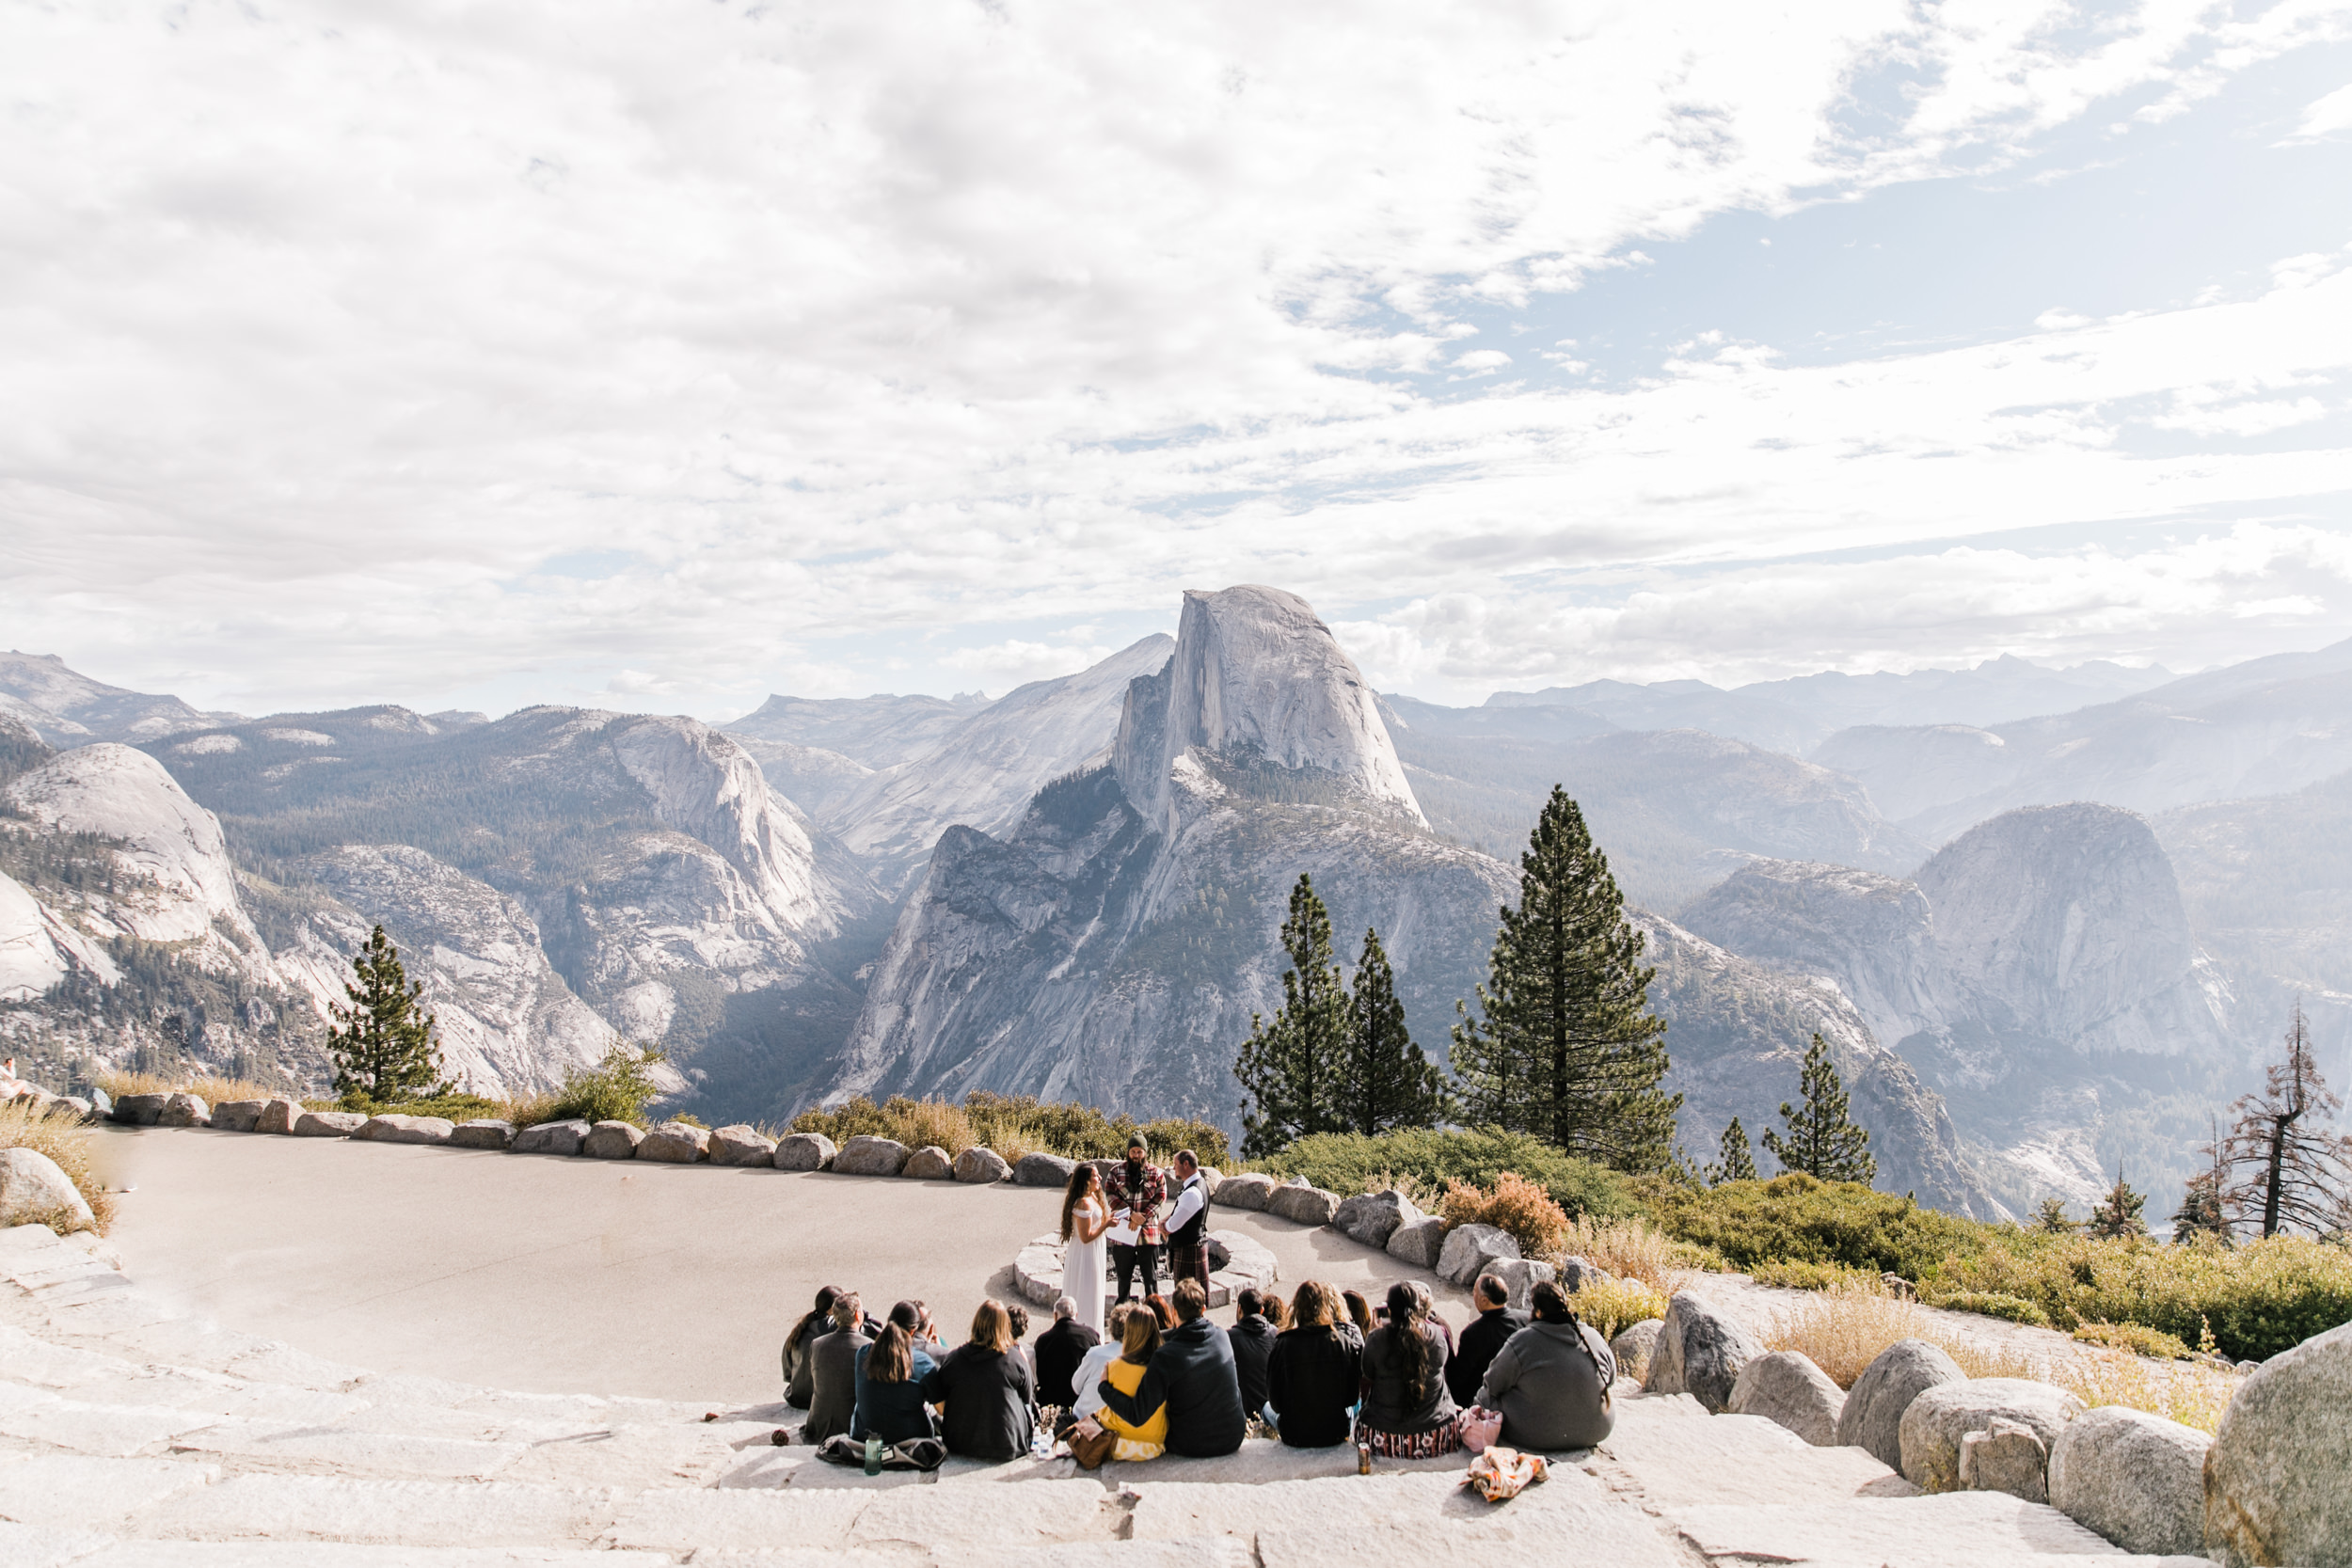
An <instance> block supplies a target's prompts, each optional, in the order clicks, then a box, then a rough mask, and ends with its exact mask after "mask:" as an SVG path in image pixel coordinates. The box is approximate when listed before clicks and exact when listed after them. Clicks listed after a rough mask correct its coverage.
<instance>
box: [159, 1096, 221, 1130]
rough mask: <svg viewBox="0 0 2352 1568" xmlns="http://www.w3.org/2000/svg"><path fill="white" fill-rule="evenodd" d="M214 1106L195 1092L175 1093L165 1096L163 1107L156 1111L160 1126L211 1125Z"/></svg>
mask: <svg viewBox="0 0 2352 1568" xmlns="http://www.w3.org/2000/svg"><path fill="white" fill-rule="evenodd" d="M212 1124H213V1108H212V1107H211V1106H210V1105H207V1104H205V1103H204V1100H203V1097H202V1096H200V1095H193V1094H173V1095H166V1096H165V1097H164V1104H163V1109H162V1110H160V1111H157V1112H156V1113H155V1125H156V1126H158V1127H210V1126H211V1125H212Z"/></svg>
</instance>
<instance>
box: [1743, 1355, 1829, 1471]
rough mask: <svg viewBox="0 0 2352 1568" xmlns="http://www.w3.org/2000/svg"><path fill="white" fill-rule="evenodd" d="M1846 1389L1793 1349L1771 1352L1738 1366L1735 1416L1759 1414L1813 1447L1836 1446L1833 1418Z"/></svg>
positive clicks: (1809, 1358)
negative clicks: (1833, 1381) (1785, 1428)
mask: <svg viewBox="0 0 2352 1568" xmlns="http://www.w3.org/2000/svg"><path fill="white" fill-rule="evenodd" d="M1845 1408H1846V1394H1845V1390H1843V1389H1841V1388H1839V1387H1838V1386H1837V1385H1836V1384H1835V1383H1832V1382H1831V1381H1830V1377H1829V1374H1828V1373H1827V1372H1825V1371H1823V1370H1821V1369H1820V1368H1819V1367H1817V1366H1815V1365H1814V1364H1813V1358H1812V1357H1811V1356H1809V1355H1805V1354H1802V1353H1801V1352H1798V1351H1793V1350H1784V1351H1774V1352H1772V1354H1769V1355H1759V1356H1757V1357H1756V1359H1754V1360H1752V1361H1750V1362H1749V1363H1748V1364H1747V1365H1745V1366H1743V1367H1741V1368H1740V1375H1739V1377H1738V1378H1737V1379H1735V1380H1734V1381H1733V1383H1732V1386H1731V1402H1730V1405H1729V1409H1730V1411H1731V1413H1732V1414H1733V1415H1735V1416H1761V1417H1763V1418H1765V1419H1766V1420H1768V1421H1776V1422H1778V1423H1779V1424H1780V1425H1782V1426H1785V1427H1787V1428H1788V1430H1789V1431H1791V1432H1793V1433H1796V1434H1797V1435H1798V1436H1800V1437H1802V1438H1804V1440H1805V1441H1806V1442H1808V1443H1810V1444H1812V1445H1813V1446H1814V1447H1815V1448H1817V1449H1832V1448H1836V1446H1837V1418H1838V1417H1839V1416H1840V1415H1841V1414H1843V1413H1844V1411H1845Z"/></svg>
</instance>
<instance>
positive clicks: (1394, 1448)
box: [1356, 1413, 1462, 1459]
mask: <svg viewBox="0 0 2352 1568" xmlns="http://www.w3.org/2000/svg"><path fill="white" fill-rule="evenodd" d="M1356 1441H1358V1442H1359V1443H1364V1444H1369V1445H1370V1446H1371V1449H1372V1451H1373V1452H1375V1453H1376V1454H1378V1455H1380V1456H1381V1457H1382V1458H1383V1459H1443V1458H1444V1457H1445V1456H1446V1455H1447V1454H1450V1453H1460V1452H1461V1451H1462V1418H1461V1416H1460V1415H1459V1414H1458V1413H1457V1414H1455V1415H1454V1416H1452V1417H1450V1418H1447V1419H1445V1420H1443V1421H1440V1422H1438V1424H1437V1425H1436V1426H1433V1427H1431V1428H1430V1429H1429V1430H1428V1431H1427V1432H1382V1431H1380V1430H1379V1429H1378V1428H1377V1427H1371V1426H1366V1425H1365V1424H1364V1422H1363V1418H1361V1417H1359V1418H1357V1421H1356Z"/></svg>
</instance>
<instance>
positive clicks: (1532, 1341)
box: [1478, 1323, 1617, 1453]
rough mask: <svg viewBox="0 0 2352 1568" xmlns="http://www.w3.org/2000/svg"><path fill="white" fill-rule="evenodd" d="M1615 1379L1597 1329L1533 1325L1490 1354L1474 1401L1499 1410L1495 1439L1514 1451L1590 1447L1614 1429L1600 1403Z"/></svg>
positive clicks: (1612, 1361)
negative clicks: (1498, 1431) (1498, 1433)
mask: <svg viewBox="0 0 2352 1568" xmlns="http://www.w3.org/2000/svg"><path fill="white" fill-rule="evenodd" d="M1580 1331H1581V1334H1582V1339H1583V1342H1582V1345H1581V1348H1580V1347H1579V1344H1578V1342H1577V1341H1578V1335H1579V1332H1580ZM1587 1352H1589V1353H1590V1354H1587ZM1616 1376H1617V1358H1616V1357H1615V1356H1614V1355H1613V1354H1610V1350H1609V1341H1608V1340H1606V1339H1604V1338H1601V1337H1600V1333H1599V1331H1598V1330H1597V1329H1595V1328H1593V1327H1592V1326H1591V1325H1590V1324H1586V1323H1529V1324H1528V1325H1527V1326H1526V1327H1525V1328H1522V1329H1520V1330H1519V1331H1518V1333H1517V1334H1514V1335H1512V1336H1511V1338H1509V1339H1507V1340H1505V1341H1504V1342H1503V1346H1502V1350H1500V1351H1498V1352H1496V1353H1495V1358H1494V1362H1493V1364H1492V1365H1491V1366H1489V1367H1488V1368H1487V1369H1486V1381H1485V1382H1483V1383H1481V1384H1480V1385H1479V1387H1478V1402H1479V1403H1480V1404H1481V1405H1483V1406H1485V1407H1486V1409H1488V1410H1500V1411H1502V1440H1503V1441H1504V1442H1505V1443H1508V1444H1510V1445H1511V1446H1512V1447H1513V1448H1518V1449H1534V1450H1536V1451H1537V1452H1539V1453H1544V1452H1550V1451H1552V1450H1555V1449H1589V1448H1591V1447H1592V1446H1593V1445H1594V1444H1596V1443H1597V1442H1599V1441H1600V1440H1601V1439H1602V1438H1604V1437H1607V1436H1608V1435H1609V1432H1610V1429H1611V1428H1612V1427H1613V1426H1614V1425H1616V1415H1615V1413H1614V1412H1613V1411H1612V1410H1611V1409H1610V1408H1609V1407H1608V1406H1606V1405H1604V1404H1603V1403H1602V1402H1601V1396H1602V1395H1603V1394H1605V1393H1606V1392H1608V1389H1609V1385H1610V1384H1612V1383H1613V1382H1614V1381H1616Z"/></svg>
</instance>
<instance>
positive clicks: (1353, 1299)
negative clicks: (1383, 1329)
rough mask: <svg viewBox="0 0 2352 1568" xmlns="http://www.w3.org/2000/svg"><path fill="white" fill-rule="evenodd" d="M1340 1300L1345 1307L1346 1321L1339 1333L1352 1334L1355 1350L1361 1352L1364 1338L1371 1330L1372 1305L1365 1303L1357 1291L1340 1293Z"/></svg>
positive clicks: (1360, 1293)
mask: <svg viewBox="0 0 2352 1568" xmlns="http://www.w3.org/2000/svg"><path fill="white" fill-rule="evenodd" d="M1340 1300H1341V1301H1342V1302H1343V1303H1344V1304H1345V1305H1346V1307H1347V1321H1346V1322H1345V1323H1343V1324H1342V1325H1341V1332H1342V1333H1343V1334H1345V1333H1352V1334H1354V1335H1355V1336H1356V1348H1357V1349H1358V1350H1361V1349H1363V1346H1364V1336H1365V1335H1367V1334H1370V1333H1371V1332H1372V1328H1373V1323H1372V1303H1370V1302H1368V1301H1366V1300H1365V1299H1364V1298H1363V1294H1362V1292H1360V1291H1341V1292H1340Z"/></svg>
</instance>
